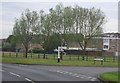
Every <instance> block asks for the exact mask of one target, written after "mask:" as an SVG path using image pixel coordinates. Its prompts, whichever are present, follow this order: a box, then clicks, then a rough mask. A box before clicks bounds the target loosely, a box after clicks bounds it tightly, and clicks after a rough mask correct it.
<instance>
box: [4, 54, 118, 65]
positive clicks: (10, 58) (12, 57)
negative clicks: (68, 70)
mask: <svg viewBox="0 0 120 83" xmlns="http://www.w3.org/2000/svg"><path fill="white" fill-rule="evenodd" d="M39 56H40V58H38V54H32V58H31V54H29V55H28V58H23V54H22V53H19V54H18V56H17V58H16V54H15V53H12V52H11V54H10V53H8V52H5V54H4V57H2V62H5V63H19V64H45V65H71V66H109V67H117V66H118V62H117V60H115V62H113V61H112V58H111V57H108V59H111V61H106V62H103V65H101V62H100V61H96V64H94V62H93V59H94V56H91V57H88V61H83V60H82V57H81V56H80V57H79V60H78V55H71V60H70V55H64V56H63V60H61V62H60V63H58V62H57V55H54V54H47V59H43V54H40V55H39ZM106 59H107V58H106Z"/></svg>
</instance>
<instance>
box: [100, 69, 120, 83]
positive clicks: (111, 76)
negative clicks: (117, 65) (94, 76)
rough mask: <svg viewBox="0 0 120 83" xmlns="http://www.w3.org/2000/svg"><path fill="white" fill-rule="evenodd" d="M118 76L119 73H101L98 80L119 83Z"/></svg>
mask: <svg viewBox="0 0 120 83" xmlns="http://www.w3.org/2000/svg"><path fill="white" fill-rule="evenodd" d="M119 76H120V72H118V71H116V72H115V71H114V72H105V73H102V74H101V75H100V76H99V78H100V79H102V80H104V81H107V82H108V83H120V80H119Z"/></svg>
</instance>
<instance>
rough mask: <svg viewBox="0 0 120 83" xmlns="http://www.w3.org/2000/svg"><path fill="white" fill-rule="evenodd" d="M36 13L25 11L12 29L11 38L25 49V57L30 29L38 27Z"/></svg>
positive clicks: (30, 37)
mask: <svg viewBox="0 0 120 83" xmlns="http://www.w3.org/2000/svg"><path fill="white" fill-rule="evenodd" d="M38 18H39V16H38V13H37V12H36V11H32V12H31V11H30V10H29V9H27V10H26V11H25V12H24V13H22V16H21V18H20V19H17V20H16V21H15V24H14V28H13V36H14V40H15V41H16V42H19V43H21V44H22V45H23V46H24V48H25V57H26V58H27V53H28V50H29V44H30V42H31V40H32V37H33V33H32V29H34V28H36V27H38Z"/></svg>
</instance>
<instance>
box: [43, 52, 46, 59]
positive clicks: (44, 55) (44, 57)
mask: <svg viewBox="0 0 120 83" xmlns="http://www.w3.org/2000/svg"><path fill="white" fill-rule="evenodd" d="M45 56H46V55H45V50H44V55H43V59H45Z"/></svg>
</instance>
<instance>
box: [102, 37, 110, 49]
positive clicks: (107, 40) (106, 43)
mask: <svg viewBox="0 0 120 83" xmlns="http://www.w3.org/2000/svg"><path fill="white" fill-rule="evenodd" d="M103 50H109V39H107V38H103Z"/></svg>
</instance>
